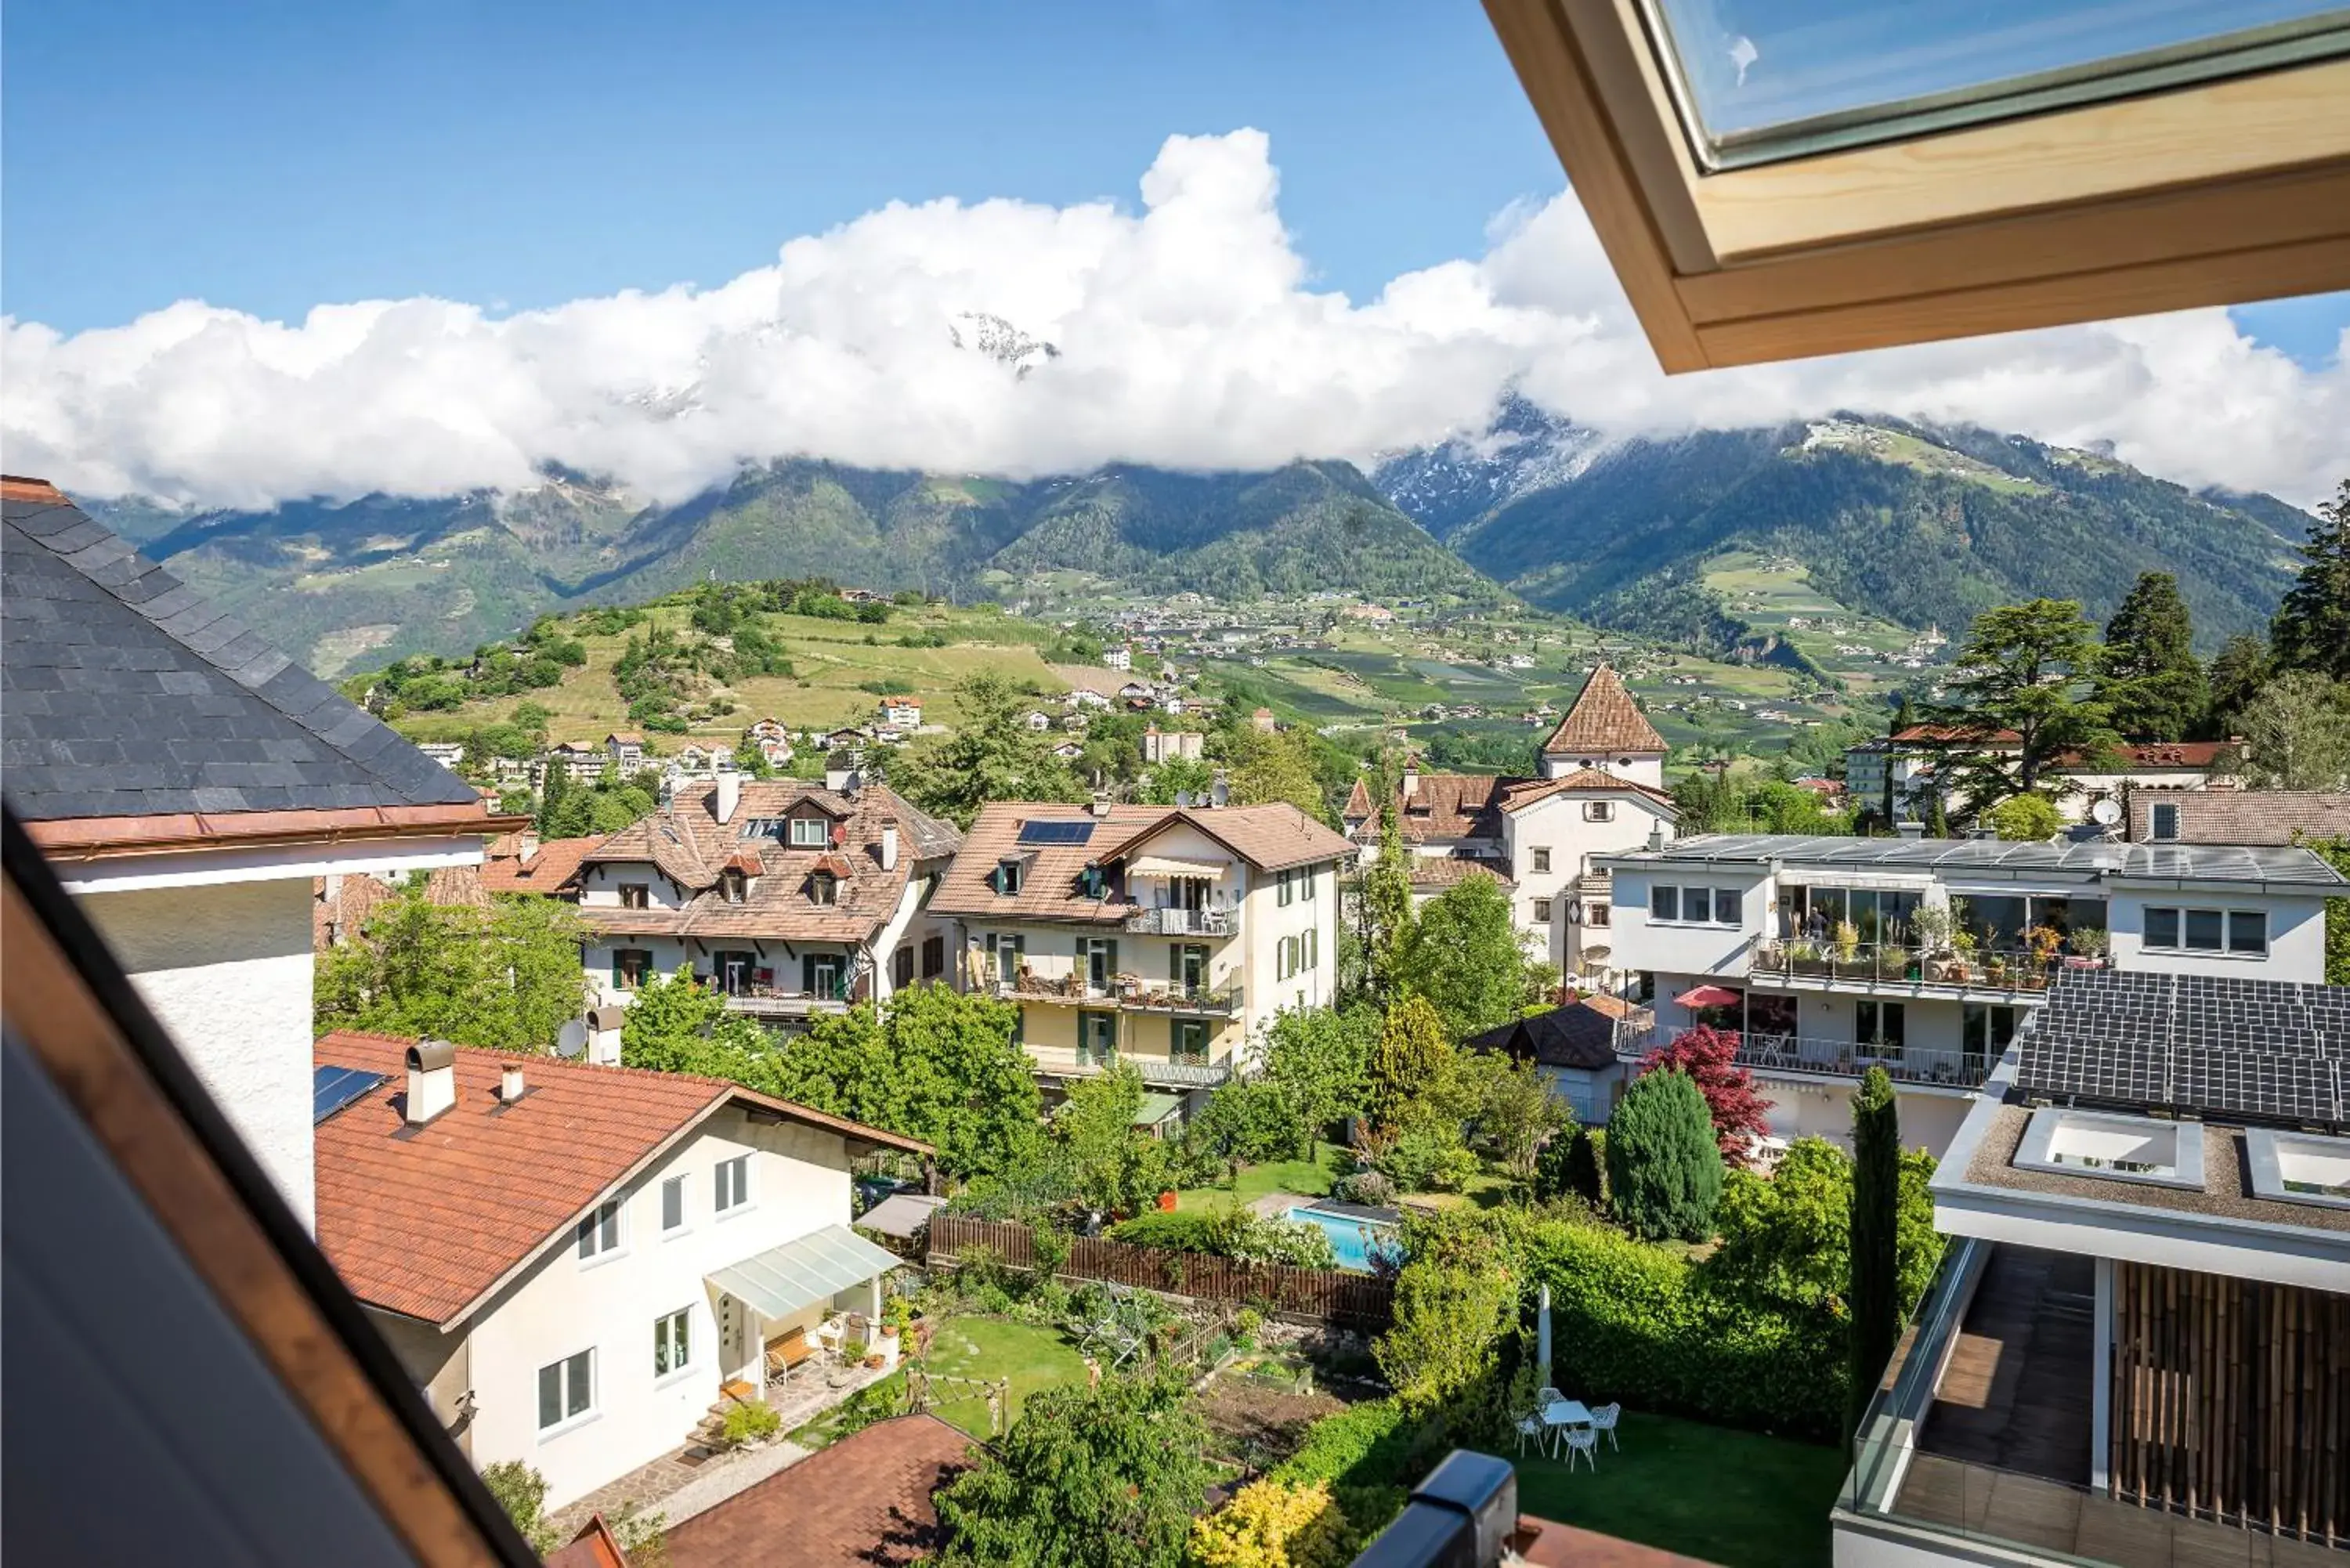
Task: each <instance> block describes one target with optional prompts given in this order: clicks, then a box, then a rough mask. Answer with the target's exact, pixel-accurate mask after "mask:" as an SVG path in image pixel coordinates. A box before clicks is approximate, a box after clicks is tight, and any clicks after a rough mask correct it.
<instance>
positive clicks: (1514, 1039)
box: [1463, 996, 1632, 1072]
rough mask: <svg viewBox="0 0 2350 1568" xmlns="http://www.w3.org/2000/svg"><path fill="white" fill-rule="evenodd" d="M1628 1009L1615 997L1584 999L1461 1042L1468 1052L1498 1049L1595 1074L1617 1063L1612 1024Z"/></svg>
mask: <svg viewBox="0 0 2350 1568" xmlns="http://www.w3.org/2000/svg"><path fill="white" fill-rule="evenodd" d="M1631 1011H1632V1004H1631V1003H1630V1002H1626V1001H1624V1000H1622V999H1621V998H1619V997H1613V996H1586V997H1585V998H1583V999H1582V1000H1581V1001H1579V1002H1568V1003H1567V1004H1566V1005H1565V1006H1564V1007H1554V1008H1552V1009H1551V1010H1550V1011H1549V1012H1537V1013H1535V1014H1534V1016H1533V1017H1532V1018H1520V1019H1514V1020H1513V1021H1512V1022H1510V1023H1504V1024H1503V1025H1502V1026H1501V1027H1500V1028H1498V1029H1489V1030H1487V1031H1486V1032H1485V1033H1482V1034H1476V1035H1471V1037H1470V1038H1469V1039H1468V1040H1467V1041H1465V1042H1463V1044H1466V1045H1467V1046H1468V1047H1469V1048H1470V1049H1471V1050H1472V1051H1503V1052H1506V1053H1508V1054H1510V1055H1512V1056H1515V1057H1518V1058H1520V1059H1521V1060H1529V1061H1534V1062H1536V1063H1539V1064H1542V1065H1543V1066H1545V1067H1570V1068H1576V1069H1579V1070H1581V1071H1584V1072H1596V1071H1598V1070H1600V1069H1602V1068H1605V1067H1612V1066H1614V1065H1615V1064H1616V1033H1615V1026H1616V1024H1617V1022H1618V1021H1619V1020H1621V1019H1623V1018H1624V1017H1626V1016H1627V1014H1629V1013H1630V1012H1631Z"/></svg>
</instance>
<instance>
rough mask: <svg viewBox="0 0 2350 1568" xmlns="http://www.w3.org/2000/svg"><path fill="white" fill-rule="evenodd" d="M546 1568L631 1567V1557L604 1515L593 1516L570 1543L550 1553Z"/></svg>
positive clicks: (595, 1514)
mask: <svg viewBox="0 0 2350 1568" xmlns="http://www.w3.org/2000/svg"><path fill="white" fill-rule="evenodd" d="M544 1568H629V1558H628V1554H627V1553H626V1552H622V1551H621V1550H620V1542H619V1539H618V1538H616V1537H615V1536H614V1535H613V1534H612V1527H611V1526H610V1525H608V1524H606V1523H605V1522H604V1516H603V1515H602V1514H600V1513H591V1514H589V1515H588V1516H587V1523H585V1524H583V1525H581V1526H580V1527H579V1533H578V1534H577V1535H575V1536H573V1537H572V1538H571V1540H570V1542H569V1543H568V1544H567V1545H563V1546H558V1547H556V1549H555V1550H554V1551H552V1552H548V1553H547V1554H546V1563H545V1565H544Z"/></svg>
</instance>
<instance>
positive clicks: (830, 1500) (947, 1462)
mask: <svg viewBox="0 0 2350 1568" xmlns="http://www.w3.org/2000/svg"><path fill="white" fill-rule="evenodd" d="M971 1452H972V1440H971V1438H968V1437H966V1436H964V1435H963V1434H962V1432H959V1431H957V1430H956V1429H955V1428H952V1427H950V1426H948V1425H947V1424H946V1423H945V1422H944V1421H941V1420H940V1419H939V1418H938V1417H936V1416H932V1415H929V1414H927V1413H925V1414H920V1415H913V1416H899V1417H894V1418H892V1419H890V1420H887V1421H876V1422H875V1423H874V1424H873V1425H872V1426H869V1427H868V1428H865V1429H864V1430H863V1431H861V1432H858V1433H856V1434H854V1435H852V1436H850V1437H847V1438H842V1439H841V1440H840V1441H838V1442H837V1443H835V1444H833V1445H832V1446H831V1447H830V1448H828V1449H822V1450H820V1451H819V1452H817V1453H815V1454H812V1455H810V1456H809V1457H808V1458H806V1459H802V1460H801V1461H800V1462H799V1463H797V1464H795V1465H794V1466H792V1467H791V1468H790V1469H786V1470H784V1471H781V1472H780V1473H778V1474H776V1475H774V1476H771V1477H769V1478H768V1479H767V1480H763V1481H761V1482H759V1483H758V1484H757V1485H756V1486H754V1487H751V1488H750V1489H748V1490H744V1491H741V1492H737V1493H736V1494H735V1495H734V1496H733V1497H731V1498H729V1499H727V1500H726V1501H724V1502H722V1503H720V1504H719V1505H718V1506H717V1507H715V1508H712V1509H709V1510H707V1511H703V1512H702V1513H697V1514H695V1515H694V1516H693V1517H692V1518H691V1519H688V1520H685V1521H681V1523H678V1524H674V1525H671V1527H670V1529H669V1530H668V1532H666V1536H665V1540H666V1542H667V1545H668V1549H669V1562H670V1568H870V1565H872V1564H875V1563H886V1564H903V1563H912V1562H915V1561H917V1560H919V1559H920V1558H924V1557H928V1556H930V1555H931V1554H932V1553H933V1552H936V1551H937V1549H938V1548H939V1546H940V1545H941V1541H940V1539H939V1529H938V1517H939V1516H938V1511H937V1510H936V1509H935V1508H933V1507H932V1506H931V1493H932V1492H935V1491H936V1490H939V1488H940V1487H941V1486H944V1485H945V1484H946V1483H947V1482H948V1481H949V1480H951V1479H953V1477H954V1475H955V1474H956V1473H957V1472H958V1471H959V1470H961V1469H962V1468H963V1467H964V1466H965V1465H967V1464H968V1463H969V1462H970V1460H971Z"/></svg>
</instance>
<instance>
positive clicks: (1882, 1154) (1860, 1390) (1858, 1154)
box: [1845, 1067, 1901, 1435]
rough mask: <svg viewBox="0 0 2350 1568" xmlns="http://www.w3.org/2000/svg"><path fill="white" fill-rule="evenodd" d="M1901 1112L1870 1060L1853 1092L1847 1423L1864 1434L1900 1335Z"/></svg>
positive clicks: (1889, 1086) (1881, 1071)
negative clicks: (1872, 1399) (1863, 1427)
mask: <svg viewBox="0 0 2350 1568" xmlns="http://www.w3.org/2000/svg"><path fill="white" fill-rule="evenodd" d="M1900 1210H1901V1113H1900V1110H1899V1108H1898V1106H1896V1105H1895V1104H1894V1099H1893V1080H1892V1078H1890V1077H1889V1076H1887V1074H1886V1071H1885V1069H1884V1068H1882V1067H1871V1068H1870V1069H1869V1070H1868V1074H1867V1075H1866V1077H1864V1078H1862V1079H1861V1081H1860V1087H1859V1089H1858V1090H1856V1092H1855V1093H1854V1095H1853V1096H1852V1230H1851V1235H1852V1254H1851V1255H1852V1264H1851V1268H1852V1279H1851V1283H1850V1285H1849V1287H1848V1289H1847V1290H1846V1294H1845V1300H1846V1303H1848V1304H1849V1305H1850V1307H1851V1311H1852V1319H1851V1322H1850V1324H1849V1325H1848V1331H1849V1334H1850V1335H1851V1339H1850V1345H1851V1351H1852V1382H1851V1387H1850V1390H1849V1393H1850V1397H1851V1401H1852V1404H1851V1408H1850V1411H1849V1413H1848V1415H1849V1418H1848V1419H1847V1420H1846V1422H1845V1430H1846V1433H1847V1434H1849V1435H1857V1433H1858V1431H1859V1428H1860V1417H1861V1414H1862V1412H1864V1411H1865V1410H1866V1409H1867V1408H1868V1401H1869V1398H1870V1397H1871V1396H1872V1395H1874V1394H1875V1393H1876V1392H1877V1379H1878V1378H1880V1377H1882V1376H1885V1367H1886V1364H1887V1362H1889V1361H1891V1360H1892V1359H1893V1346H1894V1343H1895V1342H1896V1341H1897V1340H1898V1339H1899V1338H1900V1337H1901V1261H1900V1256H1899V1251H1898V1237H1899V1229H1900Z"/></svg>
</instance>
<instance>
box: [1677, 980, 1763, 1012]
mask: <svg viewBox="0 0 2350 1568" xmlns="http://www.w3.org/2000/svg"><path fill="white" fill-rule="evenodd" d="M1745 1000H1746V998H1745V995H1744V994H1743V993H1742V992H1735V991H1732V990H1731V989H1730V988H1729V987H1728V986H1721V985H1700V986H1695V987H1693V988H1691V989H1690V990H1688V991H1684V992H1681V993H1680V994H1679V996H1676V997H1674V998H1673V1002H1674V1003H1675V1004H1676V1005H1678V1006H1681V1007H1735V1006H1737V1005H1738V1004H1739V1003H1740V1002H1743V1001H1745Z"/></svg>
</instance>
